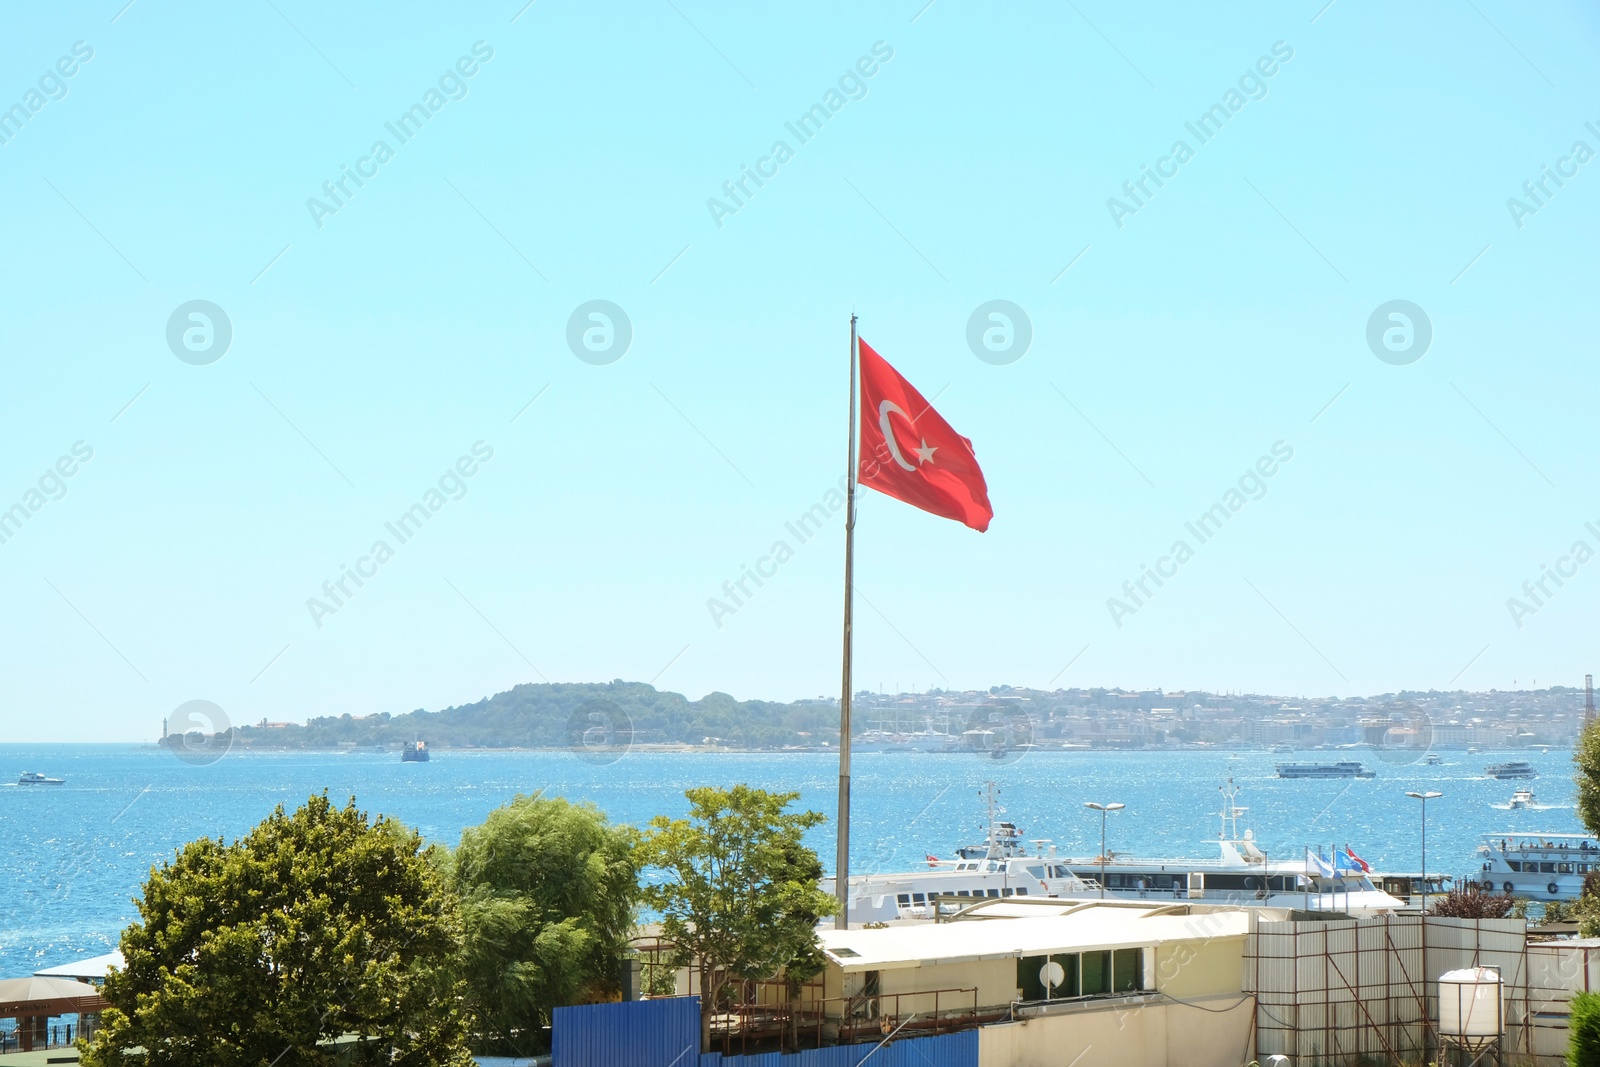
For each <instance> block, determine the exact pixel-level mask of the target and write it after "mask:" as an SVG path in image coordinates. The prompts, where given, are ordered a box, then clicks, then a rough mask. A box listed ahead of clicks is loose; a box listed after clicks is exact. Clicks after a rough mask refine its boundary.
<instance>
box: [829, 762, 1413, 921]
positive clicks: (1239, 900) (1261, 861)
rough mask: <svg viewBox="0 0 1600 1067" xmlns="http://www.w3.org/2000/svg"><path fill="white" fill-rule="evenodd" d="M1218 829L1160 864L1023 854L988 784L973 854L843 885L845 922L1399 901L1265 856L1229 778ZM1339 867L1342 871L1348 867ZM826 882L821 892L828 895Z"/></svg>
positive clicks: (1047, 851)
mask: <svg viewBox="0 0 1600 1067" xmlns="http://www.w3.org/2000/svg"><path fill="white" fill-rule="evenodd" d="M1221 791H1222V796H1223V806H1222V811H1221V813H1220V818H1221V822H1222V826H1221V830H1220V831H1219V833H1218V835H1217V839H1216V844H1217V848H1218V855H1217V857H1216V858H1214V859H1183V858H1173V859H1159V858H1143V857H1133V856H1124V855H1120V854H1118V853H1116V852H1108V854H1107V855H1106V856H1104V857H1100V856H1093V857H1085V858H1076V859H1075V858H1072V857H1067V856H1061V855H1058V854H1057V851H1056V848H1055V846H1054V845H1052V844H1051V843H1050V842H1049V840H1047V839H1039V840H1035V841H1033V842H1032V844H1033V845H1034V846H1035V853H1034V854H1032V855H1029V854H1028V852H1027V851H1026V849H1025V848H1024V847H1023V846H1022V844H1021V833H1020V831H1018V830H1017V829H1016V827H1015V826H1013V825H1011V824H1009V823H1002V822H1001V821H1000V820H999V819H998V817H997V816H998V814H999V813H1001V812H1002V811H1003V809H1001V808H999V806H998V805H997V803H996V797H995V790H994V786H993V783H990V786H989V791H988V804H989V833H988V837H987V840H986V842H985V845H984V846H982V848H983V851H982V853H981V854H976V853H977V848H976V847H974V846H968V847H966V848H962V849H961V850H959V855H960V856H961V857H962V858H961V859H958V860H955V861H949V860H941V859H938V858H936V857H929V864H930V866H929V867H928V868H927V869H926V870H919V871H907V872H900V873H893V874H870V875H860V876H853V877H852V878H851V879H850V921H851V922H852V923H857V922H887V921H889V920H891V919H931V918H934V917H936V913H949V912H952V911H954V910H956V909H957V908H959V907H961V906H962V905H963V904H965V903H966V901H965V900H964V899H963V898H966V897H985V896H987V897H1009V896H1043V897H1061V898H1077V899H1093V898H1098V897H1100V896H1101V895H1102V884H1101V882H1102V875H1103V877H1104V890H1103V893H1104V895H1105V896H1106V897H1109V898H1114V899H1124V900H1185V901H1187V900H1196V901H1205V902H1206V903H1211V904H1239V905H1252V906H1258V907H1275V908H1298V909H1301V910H1312V911H1319V910H1320V911H1338V912H1345V913H1349V914H1354V915H1361V916H1368V915H1378V914H1384V913H1388V912H1394V911H1398V910H1401V909H1402V908H1404V907H1406V902H1405V901H1404V900H1401V899H1400V898H1398V897H1396V896H1394V895H1393V894H1391V893H1388V892H1386V891H1384V890H1383V889H1380V888H1378V886H1376V885H1375V884H1374V883H1373V880H1372V878H1371V877H1369V876H1368V875H1367V874H1366V873H1365V872H1362V871H1359V870H1355V871H1351V870H1346V871H1344V872H1342V873H1341V874H1340V875H1339V876H1337V877H1330V876H1328V875H1326V874H1324V873H1323V872H1322V871H1321V870H1320V869H1318V867H1317V866H1315V865H1313V864H1311V863H1310V862H1309V861H1308V859H1307V857H1306V855H1305V852H1304V850H1303V849H1302V850H1299V852H1298V853H1297V854H1295V855H1293V856H1290V857H1286V858H1284V859H1280V860H1271V859H1268V857H1267V855H1266V853H1265V852H1263V851H1262V850H1261V849H1260V848H1259V847H1258V846H1257V844H1256V841H1255V835H1254V833H1253V832H1252V831H1251V830H1249V829H1245V830H1243V831H1242V832H1241V831H1240V829H1239V825H1238V823H1239V817H1240V816H1241V815H1243V814H1244V813H1245V811H1246V810H1247V809H1245V808H1242V807H1239V806H1238V805H1237V804H1236V803H1235V801H1236V800H1237V797H1238V790H1237V789H1236V788H1234V785H1233V782H1232V780H1230V781H1229V782H1228V785H1227V786H1226V787H1224V788H1223V789H1222V790H1221ZM1347 866H1348V865H1347ZM833 886H834V882H833V879H831V878H830V879H825V880H824V882H823V888H824V889H825V890H826V891H828V892H830V893H831V892H833Z"/></svg>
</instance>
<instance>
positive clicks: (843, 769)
mask: <svg viewBox="0 0 1600 1067" xmlns="http://www.w3.org/2000/svg"><path fill="white" fill-rule="evenodd" d="M858 352H859V349H858V347H857V344H856V317H855V316H854V315H851V316H850V446H849V452H850V471H849V476H848V481H847V483H846V485H847V488H846V490H845V507H844V670H843V674H844V677H843V680H842V682H841V685H840V688H839V821H838V830H839V834H838V848H839V851H838V855H837V856H836V857H835V860H834V871H835V874H834V893H835V894H836V895H837V896H838V898H839V911H838V914H836V915H835V916H834V919H833V925H834V927H835V928H836V929H839V930H848V929H849V928H850V915H849V909H850V692H851V679H850V659H851V651H852V649H853V647H854V644H855V642H854V634H853V633H852V632H851V628H850V614H851V608H852V606H853V605H854V602H855V559H856V361H857V359H858Z"/></svg>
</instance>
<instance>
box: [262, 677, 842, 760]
mask: <svg viewBox="0 0 1600 1067" xmlns="http://www.w3.org/2000/svg"><path fill="white" fill-rule="evenodd" d="M838 715H839V712H838V708H837V706H836V705H834V704H832V703H830V702H827V701H820V700H813V701H797V702H796V703H793V704H779V703H774V702H772V701H766V700H744V701H741V700H735V699H734V698H733V697H731V696H729V695H728V694H726V693H708V694H707V695H706V696H705V697H704V698H702V699H700V700H689V699H688V698H687V697H685V696H683V695H682V694H681V693H669V692H664V691H662V690H658V689H656V688H655V687H654V686H651V685H646V684H645V683H643V682H624V681H622V680H620V679H619V680H617V681H614V682H610V683H588V682H580V683H554V684H542V683H541V684H537V685H536V684H526V685H519V686H517V687H516V688H514V689H511V690H508V691H506V692H504V693H497V694H495V695H494V696H492V697H485V698H484V699H482V700H479V701H477V702H476V703H472V704H462V705H460V706H458V707H453V708H445V709H444V710H442V711H423V710H420V709H419V710H417V711H412V712H406V713H404V714H400V715H390V714H389V713H387V712H382V713H379V714H376V715H368V716H364V717H361V718H356V717H354V716H351V715H348V714H346V715H339V716H331V715H330V716H323V717H319V718H314V719H311V720H309V721H308V722H307V723H306V724H305V725H304V726H302V725H300V724H298V723H289V724H279V723H273V724H270V725H265V726H264V725H260V724H257V725H253V726H241V727H237V728H235V730H234V737H233V742H234V744H235V745H236V746H238V747H241V748H335V747H338V746H340V745H349V744H355V745H361V746H366V745H380V746H386V747H392V746H397V745H399V744H401V743H403V742H406V741H410V740H412V739H414V738H421V739H422V740H425V741H427V742H428V744H429V747H432V748H521V747H529V748H535V747H537V748H544V747H556V746H568V745H578V744H583V743H585V734H586V733H587V735H588V743H590V744H625V743H627V742H628V741H629V737H628V734H629V732H630V728H631V740H632V743H634V744H680V743H681V744H696V745H698V744H702V743H704V742H705V741H706V739H707V738H713V739H718V740H720V741H723V742H726V743H727V744H729V745H732V746H735V747H739V748H779V747H782V746H784V745H804V746H807V747H809V746H814V745H821V744H822V742H824V741H827V742H833V741H835V740H836V739H837V737H838Z"/></svg>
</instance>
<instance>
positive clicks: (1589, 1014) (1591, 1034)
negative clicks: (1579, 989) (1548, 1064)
mask: <svg viewBox="0 0 1600 1067" xmlns="http://www.w3.org/2000/svg"><path fill="white" fill-rule="evenodd" d="M1571 1010H1572V1018H1571V1020H1569V1021H1568V1023H1567V1067H1600V993H1574V994H1573V996H1572V1001H1571Z"/></svg>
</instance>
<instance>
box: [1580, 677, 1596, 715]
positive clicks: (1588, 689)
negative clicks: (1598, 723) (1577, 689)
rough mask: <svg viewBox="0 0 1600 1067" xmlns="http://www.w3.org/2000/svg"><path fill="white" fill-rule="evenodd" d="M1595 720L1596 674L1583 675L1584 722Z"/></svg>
mask: <svg viewBox="0 0 1600 1067" xmlns="http://www.w3.org/2000/svg"><path fill="white" fill-rule="evenodd" d="M1592 722H1594V675H1592V674H1586V675H1584V676H1583V724H1584V725H1585V726H1588V725H1589V724H1590V723H1592Z"/></svg>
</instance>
